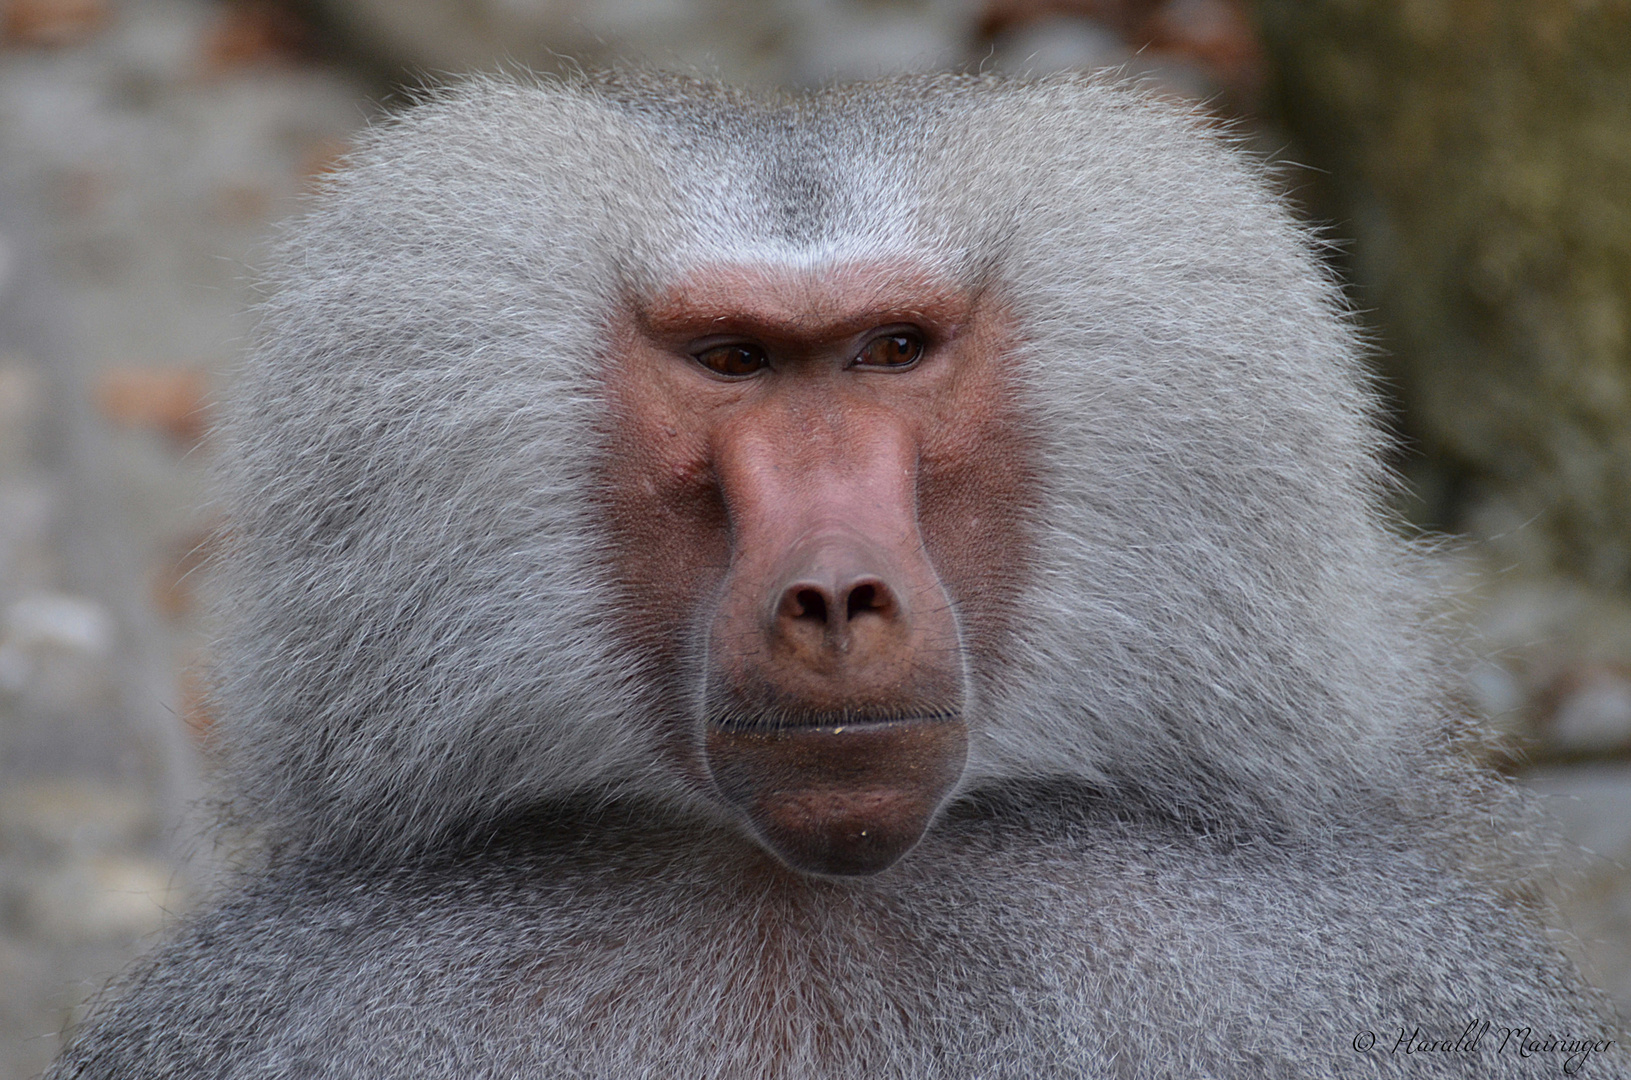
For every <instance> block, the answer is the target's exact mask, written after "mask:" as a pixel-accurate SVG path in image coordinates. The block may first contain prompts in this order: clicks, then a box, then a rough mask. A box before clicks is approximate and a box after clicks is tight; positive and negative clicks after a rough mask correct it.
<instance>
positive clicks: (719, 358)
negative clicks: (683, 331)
mask: <svg viewBox="0 0 1631 1080" xmlns="http://www.w3.org/2000/svg"><path fill="white" fill-rule="evenodd" d="M692 355H694V356H695V357H696V358H697V363H699V364H701V365H702V366H703V367H705V368H707V369H708V370H709V371H712V372H715V373H717V374H720V375H725V376H728V377H730V378H733V379H734V378H741V377H742V376H744V375H752V374H753V373H754V372H756V371H759V370H761V369H763V368H766V367H769V366H770V359H769V357H767V356H765V351H764V350H763V349H761V348H760V347H759V346H757V345H747V344H744V343H742V342H731V343H730V344H726V345H715V346H713V347H711V348H707V349H703V350H702V351H701V352H699V353H693V354H692Z"/></svg>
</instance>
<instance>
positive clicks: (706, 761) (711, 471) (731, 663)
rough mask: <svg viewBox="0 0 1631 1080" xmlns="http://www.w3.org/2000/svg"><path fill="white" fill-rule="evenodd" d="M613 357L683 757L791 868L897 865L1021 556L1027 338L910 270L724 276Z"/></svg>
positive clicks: (647, 579)
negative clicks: (1021, 379)
mask: <svg viewBox="0 0 1631 1080" xmlns="http://www.w3.org/2000/svg"><path fill="white" fill-rule="evenodd" d="M612 339H613V343H614V344H613V349H612V352H613V359H612V362H611V363H610V364H609V365H608V366H607V369H606V376H605V390H606V394H607V397H608V399H609V401H610V404H611V408H610V414H611V416H612V418H613V420H612V438H611V440H610V452H609V454H608V456H607V460H606V463H605V473H604V476H605V479H606V489H607V491H608V493H609V497H608V509H609V519H610V524H611V533H612V536H613V538H614V543H613V548H614V552H615V554H614V558H615V559H616V561H617V564H618V574H617V577H618V579H619V580H621V581H623V582H625V583H627V585H628V588H629V594H628V604H627V607H626V610H627V612H628V613H629V619H628V620H627V621H628V623H629V625H628V626H627V627H626V629H627V630H628V631H629V632H630V633H632V634H633V635H635V636H636V637H637V638H638V639H639V640H640V641H641V642H642V643H643V644H644V645H645V646H646V647H649V648H652V649H655V650H658V651H659V652H660V653H661V654H662V655H663V658H664V663H663V667H664V668H665V669H666V670H669V671H671V672H672V673H673V676H674V677H673V680H672V686H671V687H670V692H671V693H672V694H673V696H674V697H675V699H676V705H677V706H678V707H677V708H675V709H674V710H673V717H674V719H673V721H672V723H673V724H674V727H675V730H674V731H673V732H672V738H670V739H668V740H667V743H668V745H669V746H670V748H671V752H672V753H673V754H674V756H675V757H676V759H677V760H678V762H679V763H680V764H681V767H682V768H687V769H688V770H689V771H690V772H691V773H692V775H693V776H695V777H696V778H697V779H698V780H699V781H702V782H704V783H709V784H711V786H712V787H713V789H714V790H715V791H716V792H717V793H718V794H719V795H720V796H722V797H723V798H724V799H725V800H726V801H727V802H728V803H729V804H730V805H731V806H733V807H734V808H735V809H736V810H737V811H738V812H739V813H740V814H741V815H742V816H743V817H744V818H745V820H746V822H747V824H748V826H749V828H750V829H751V830H752V832H753V833H754V834H755V836H757V837H758V839H759V840H760V841H761V842H762V843H763V844H764V845H766V846H767V847H768V848H769V849H770V850H771V851H773V852H775V853H776V854H777V855H778V856H779V857H780V858H781V859H783V860H784V861H785V862H787V863H788V864H790V865H792V866H793V867H796V868H798V869H800V870H805V871H810V872H815V873H825V874H866V873H872V872H875V871H878V870H881V869H883V868H884V867H886V866H888V865H890V864H891V863H893V862H895V861H896V860H897V859H899V858H900V857H901V856H902V855H903V854H905V853H906V852H907V851H908V850H909V849H910V848H911V847H912V845H913V844H915V843H916V842H917V840H918V839H919V838H920V837H921V836H922V835H923V832H924V830H925V829H926V828H927V827H928V825H929V823H930V821H931V819H932V818H933V816H934V814H935V812H936V810H937V809H938V808H939V806H940V805H941V803H942V802H943V801H944V800H945V798H946V796H947V795H948V793H949V792H950V791H951V790H952V789H953V787H954V786H955V785H956V784H957V781H958V780H959V778H960V777H961V775H962V772H963V766H964V761H965V758H966V755H967V747H968V738H969V726H968V704H969V702H968V698H969V693H970V690H969V669H970V665H971V663H977V662H978V660H979V656H980V654H981V652H982V651H984V650H987V649H989V648H990V642H991V640H992V638H993V636H994V635H995V634H996V633H997V626H998V624H1000V623H1002V622H1003V621H1004V620H1005V619H1007V618H1009V617H1011V615H1012V612H1011V610H1009V609H1010V608H1011V606H1012V600H1013V597H1014V595H1015V593H1016V591H1017V588H1016V584H1017V582H1018V580H1019V578H1020V576H1021V571H1022V568H1023V564H1024V563H1025V561H1026V557H1027V555H1026V539H1025V535H1024V529H1023V526H1022V516H1023V515H1022V514H1021V512H1020V510H1021V508H1022V506H1023V503H1024V498H1023V494H1024V487H1025V483H1026V476H1027V473H1029V472H1030V471H1031V466H1030V463H1029V458H1030V454H1031V448H1030V447H1029V446H1028V445H1027V444H1026V440H1025V439H1024V437H1023V435H1022V430H1023V426H1022V424H1021V423H1019V421H1018V417H1017V415H1016V400H1015V393H1014V386H1015V384H1014V380H1013V377H1012V372H1013V366H1014V364H1015V363H1016V356H1015V354H1016V352H1017V347H1016V343H1015V342H1014V340H1013V337H1012V329H1011V322H1010V321H1009V320H1008V319H1007V318H1005V315H1004V312H1003V310H1002V307H1001V304H1000V303H999V302H997V300H996V299H995V298H994V297H993V296H992V295H990V294H989V293H978V292H976V291H973V290H971V289H969V288H967V287H965V286H961V285H958V284H956V283H952V282H947V281H942V280H937V279H936V277H935V276H933V275H932V274H931V273H929V272H927V271H925V270H923V269H921V268H919V267H915V266H913V265H910V264H909V263H908V264H905V265H901V264H895V263H882V264H879V265H872V266H865V265H854V264H849V265H842V266H836V267H829V268H825V269H822V270H819V271H811V270H805V269H796V268H790V267H780V266H769V265H725V266H712V267H708V268H705V269H699V270H696V271H694V272H692V273H691V274H690V275H689V276H687V277H686V278H685V279H684V280H682V281H680V282H678V283H677V284H674V285H673V286H672V287H670V288H668V289H666V290H664V291H662V292H661V293H660V294H658V295H656V296H652V297H649V298H645V299H641V300H631V301H630V302H629V303H628V305H627V306H626V307H625V309H624V310H623V311H622V313H621V315H620V317H619V318H618V319H617V321H616V324H615V326H614V327H613V333H612Z"/></svg>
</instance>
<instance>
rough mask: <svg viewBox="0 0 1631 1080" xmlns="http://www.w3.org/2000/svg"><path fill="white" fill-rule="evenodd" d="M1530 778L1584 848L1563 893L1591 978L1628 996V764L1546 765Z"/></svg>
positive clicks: (1623, 998)
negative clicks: (1575, 876)
mask: <svg viewBox="0 0 1631 1080" xmlns="http://www.w3.org/2000/svg"><path fill="white" fill-rule="evenodd" d="M1525 783H1526V785H1527V786H1528V787H1530V788H1531V789H1533V790H1535V791H1537V792H1539V793H1540V795H1541V796H1542V799H1543V801H1544V804H1545V807H1546V809H1547V810H1548V812H1549V813H1550V814H1551V816H1552V817H1553V818H1554V819H1555V820H1557V821H1558V822H1559V824H1561V825H1562V827H1563V830H1564V832H1565V834H1566V835H1567V837H1568V839H1569V840H1570V841H1572V842H1573V843H1574V844H1577V845H1578V846H1579V847H1580V848H1581V849H1582V851H1583V853H1584V861H1583V865H1582V868H1581V876H1582V879H1583V880H1581V881H1579V882H1578V883H1576V884H1575V885H1574V887H1573V888H1571V889H1569V890H1568V891H1567V893H1566V894H1565V896H1564V897H1563V907H1562V912H1561V915H1562V922H1563V925H1564V927H1565V929H1567V930H1568V931H1569V932H1570V933H1571V934H1572V935H1573V936H1574V937H1575V938H1577V939H1578V940H1577V941H1575V942H1571V943H1570V945H1571V950H1572V951H1574V952H1575V953H1576V959H1577V961H1578V962H1579V963H1580V965H1581V967H1582V969H1583V970H1584V971H1586V973H1587V974H1588V975H1589V976H1590V977H1591V978H1592V980H1593V981H1594V982H1596V983H1597V984H1598V985H1600V986H1602V987H1603V988H1604V989H1606V990H1608V991H1609V993H1611V994H1613V995H1614V996H1615V997H1616V998H1618V1000H1619V1001H1620V1002H1621V1003H1622V1008H1623V1007H1624V1005H1623V1003H1625V1002H1627V1001H1631V876H1628V875H1627V873H1626V868H1627V866H1628V865H1631V765H1598V766H1591V767H1574V768H1556V769H1541V770H1536V771H1535V772H1532V773H1530V774H1528V775H1526V777H1525Z"/></svg>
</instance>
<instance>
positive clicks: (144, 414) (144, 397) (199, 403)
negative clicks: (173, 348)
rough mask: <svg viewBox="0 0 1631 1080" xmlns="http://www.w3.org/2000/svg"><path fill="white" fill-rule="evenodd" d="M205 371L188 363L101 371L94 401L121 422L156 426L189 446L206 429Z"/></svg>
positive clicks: (105, 412) (140, 426)
mask: <svg viewBox="0 0 1631 1080" xmlns="http://www.w3.org/2000/svg"><path fill="white" fill-rule="evenodd" d="M209 387H210V380H209V375H208V374H207V373H206V372H203V371H198V370H196V369H193V368H152V367H129V368H116V369H114V370H112V371H107V372H104V373H103V374H102V377H101V378H100V379H99V380H97V385H96V404H97V407H98V409H100V411H101V413H102V415H103V416H105V417H107V418H108V419H109V420H112V421H113V422H114V423H116V424H121V425H123V426H125V427H136V428H147V429H150V430H154V431H160V432H163V433H164V434H166V435H168V436H169V437H170V438H172V439H174V440H175V441H176V442H177V443H179V444H181V445H182V447H184V448H187V447H192V446H194V445H196V444H197V443H198V442H200V441H201V440H202V439H203V438H204V433H205V432H206V431H208V430H209Z"/></svg>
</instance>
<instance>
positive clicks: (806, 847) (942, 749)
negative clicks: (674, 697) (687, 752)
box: [705, 716, 968, 876]
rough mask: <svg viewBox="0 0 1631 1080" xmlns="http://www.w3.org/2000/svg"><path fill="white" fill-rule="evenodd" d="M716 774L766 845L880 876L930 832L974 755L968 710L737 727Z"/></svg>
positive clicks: (717, 742) (713, 744) (712, 742)
mask: <svg viewBox="0 0 1631 1080" xmlns="http://www.w3.org/2000/svg"><path fill="white" fill-rule="evenodd" d="M705 753H706V757H707V762H708V771H709V773H710V774H711V775H712V777H713V780H714V784H715V786H716V787H717V788H718V790H719V792H720V794H721V795H723V796H724V797H725V800H726V801H727V802H728V803H730V804H731V805H732V806H734V807H735V808H736V809H737V811H738V812H740V813H741V814H742V815H743V816H744V817H745V818H746V819H747V823H748V825H749V826H750V828H751V829H752V831H753V833H754V834H755V836H757V838H758V839H759V841H760V842H761V843H763V844H764V845H765V847H767V848H769V849H770V851H772V852H773V853H774V854H775V855H777V856H778V857H779V858H780V859H782V861H784V862H786V863H787V864H788V865H790V866H792V867H794V868H795V869H798V870H803V871H805V872H808V873H814V874H830V875H841V876H848V875H856V874H874V873H877V872H878V871H880V870H883V869H885V868H886V867H888V866H890V865H892V864H893V863H895V862H896V861H897V860H899V859H900V858H901V856H903V855H905V854H906V853H907V852H908V851H910V850H911V849H912V848H913V847H914V846H915V845H916V844H917V842H918V840H920V839H921V838H922V836H923V833H924V831H925V830H927V829H928V827H929V823H930V822H931V821H932V820H933V819H934V816H935V814H936V813H937V812H938V811H939V809H940V805H941V804H942V803H943V802H944V801H945V799H946V797H947V795H948V794H950V792H951V790H952V788H953V787H955V786H956V784H957V781H958V780H959V779H960V778H961V777H962V775H963V765H964V762H965V761H966V760H967V756H968V726H967V724H965V723H964V722H963V720H962V718H961V717H960V716H951V717H947V718H939V717H928V718H911V719H874V720H871V721H869V722H862V723H855V722H844V723H837V722H834V723H829V724H805V725H802V726H797V727H781V728H749V729H745V730H744V729H731V728H722V727H717V726H712V725H710V726H709V728H708V731H707V733H706V740H705Z"/></svg>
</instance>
